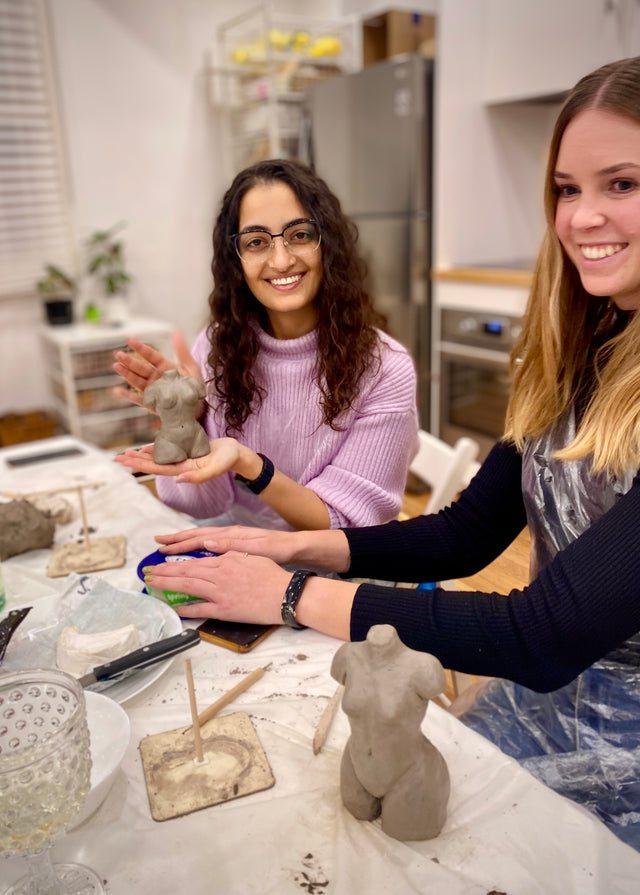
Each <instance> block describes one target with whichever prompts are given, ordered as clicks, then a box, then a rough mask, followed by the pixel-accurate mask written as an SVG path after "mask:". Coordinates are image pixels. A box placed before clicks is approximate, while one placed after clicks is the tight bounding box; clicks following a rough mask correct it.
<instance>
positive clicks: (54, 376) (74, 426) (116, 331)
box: [40, 318, 172, 448]
mask: <svg viewBox="0 0 640 895" xmlns="http://www.w3.org/2000/svg"><path fill="white" fill-rule="evenodd" d="M171 333H172V329H171V327H170V326H169V325H168V324H165V323H162V322H159V321H156V320H145V319H141V318H132V319H130V320H127V321H126V322H124V323H123V324H120V325H119V326H117V327H108V326H102V325H99V324H89V323H78V324H72V325H70V326H48V327H46V328H44V329H42V331H41V333H40V342H41V346H42V353H43V360H44V367H45V371H46V375H47V379H48V385H49V391H50V395H51V401H52V409H53V410H54V411H55V413H56V415H57V417H58V419H59V421H60V424H61V426H62V427H63V428H64V429H65V431H67V432H70V433H71V434H72V435H75V436H76V437H77V438H82V439H84V440H85V441H89V442H91V443H93V444H97V445H99V446H100V447H103V448H110V447H123V446H127V445H133V444H137V443H141V442H148V441H150V440H151V439H152V438H153V434H154V422H155V419H156V418H155V416H154V415H153V414H151V413H150V412H149V411H148V410H145V409H144V408H141V407H138V406H136V405H134V404H131V403H129V402H128V401H126V400H125V399H122V398H118V397H117V396H115V395H114V394H113V391H112V390H113V386H114V385H122V379H121V378H120V377H119V376H117V375H116V374H115V373H114V371H113V369H112V366H113V360H114V359H113V352H114V351H115V350H117V349H119V348H121V349H126V343H127V339H128V338H130V337H132V336H133V337H135V338H137V339H140V340H141V341H143V342H146V343H148V344H150V345H153V347H154V348H157V349H158V351H160V352H161V353H162V354H164V355H166V356H168V357H171V356H172V346H171Z"/></svg>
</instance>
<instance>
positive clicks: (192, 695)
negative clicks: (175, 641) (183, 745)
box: [184, 659, 204, 764]
mask: <svg viewBox="0 0 640 895" xmlns="http://www.w3.org/2000/svg"><path fill="white" fill-rule="evenodd" d="M184 666H185V671H186V673H187V687H188V689H189V705H190V706H191V722H192V727H193V739H194V741H195V745H196V759H197V761H198V764H203V763H204V753H203V751H202V737H201V736H200V724H199V722H198V707H197V705H196V691H195V687H194V686H193V671H192V669H191V659H185V660H184Z"/></svg>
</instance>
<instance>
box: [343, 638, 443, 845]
mask: <svg viewBox="0 0 640 895" xmlns="http://www.w3.org/2000/svg"><path fill="white" fill-rule="evenodd" d="M331 674H332V676H333V677H334V678H335V679H336V680H337V681H338V682H339V683H342V684H344V687H345V690H344V696H343V699H342V707H343V709H344V711H345V713H346V714H347V715H348V717H349V723H350V725H351V736H350V738H349V740H348V742H347V745H346V747H345V750H344V753H343V756H342V765H341V769H340V790H341V794H342V800H343V802H344V804H345V806H346V807H347V808H348V809H349V811H350V812H351V813H352V814H353V816H354V817H356V818H358V820H374V819H375V818H376V817H378V816H381V820H382V829H383V831H384V832H385V833H387V835H389V836H392V837H393V838H394V839H400V840H402V841H407V840H412V839H431V838H433V837H434V836H437V835H438V833H439V832H440V830H441V829H442V826H443V824H444V822H445V818H446V810H447V801H448V799H449V791H450V782H449V771H448V769H447V765H446V763H445V760H444V758H443V757H442V755H441V754H440V752H438V750H437V749H436V748H435V746H433V744H432V743H431V742H430V741H429V740H428V739H427V738H426V737H425V736H424V734H423V733H422V731H421V729H420V725H421V723H422V719H423V718H424V714H425V711H426V709H427V703H428V700H429V699H430V697H432V696H437V695H438V694H439V693H441V692H442V691H443V689H444V686H445V674H444V670H443V668H442V665H441V664H440V662H439V661H438V660H437V659H436V658H435V656H431V655H429V654H428V653H420V652H417V651H416V650H412V649H409V648H408V647H406V646H404V644H403V643H402V642H401V641H400V638H399V637H398V635H397V633H396V630H395V628H393V627H392V626H391V625H375V626H374V627H372V628H371V629H370V630H369V633H368V635H367V639H366V640H365V641H362V642H358V643H345V644H344V645H343V646H341V647H340V649H339V650H338V652H337V653H336V654H335V656H334V659H333V663H332V665H331Z"/></svg>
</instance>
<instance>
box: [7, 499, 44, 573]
mask: <svg viewBox="0 0 640 895" xmlns="http://www.w3.org/2000/svg"><path fill="white" fill-rule="evenodd" d="M55 530H56V523H55V522H54V520H53V519H52V518H51V516H49V515H48V514H47V513H43V512H42V511H41V510H38V509H36V507H34V506H33V504H31V503H29V501H28V500H12V501H10V502H9V503H0V560H3V559H9V557H10V556H17V555H18V554H19V553H26V552H27V550H40V549H41V548H42V547H50V546H51V545H52V544H53V537H54V534H55Z"/></svg>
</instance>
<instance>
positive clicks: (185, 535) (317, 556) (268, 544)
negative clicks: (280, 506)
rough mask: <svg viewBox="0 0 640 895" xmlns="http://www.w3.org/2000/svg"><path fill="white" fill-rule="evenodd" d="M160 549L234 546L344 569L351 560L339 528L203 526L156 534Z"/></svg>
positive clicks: (224, 548)
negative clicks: (287, 529)
mask: <svg viewBox="0 0 640 895" xmlns="http://www.w3.org/2000/svg"><path fill="white" fill-rule="evenodd" d="M156 542H157V543H158V544H160V550H161V552H162V553H167V554H175V553H188V552H190V551H192V550H210V551H211V552H212V553H226V552H227V551H230V550H233V551H237V552H238V553H247V554H249V555H251V556H265V557H268V558H269V559H272V560H274V562H277V563H280V564H281V565H292V564H296V565H308V566H309V567H311V568H314V569H326V570H327V571H331V572H347V571H348V569H349V566H350V564H351V554H350V552H349V542H348V541H347V538H346V535H345V533H344V532H343V531H341V530H340V529H323V530H322V531H278V530H272V529H270V528H253V527H252V526H249V525H229V526H220V527H217V526H206V527H205V526H202V527H200V528H189V529H187V530H186V531H179V532H176V533H175V534H168V535H157V536H156Z"/></svg>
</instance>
